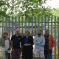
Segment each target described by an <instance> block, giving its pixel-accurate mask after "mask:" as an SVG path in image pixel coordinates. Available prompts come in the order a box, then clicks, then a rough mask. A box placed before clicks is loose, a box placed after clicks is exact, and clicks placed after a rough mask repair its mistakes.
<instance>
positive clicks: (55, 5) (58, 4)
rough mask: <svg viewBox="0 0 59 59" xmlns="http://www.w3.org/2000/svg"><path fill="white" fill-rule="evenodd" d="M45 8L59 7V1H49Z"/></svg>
mask: <svg viewBox="0 0 59 59" xmlns="http://www.w3.org/2000/svg"><path fill="white" fill-rule="evenodd" d="M44 5H45V7H47V6H51V9H53V8H57V7H59V0H51V1H50V0H47V1H46V4H44Z"/></svg>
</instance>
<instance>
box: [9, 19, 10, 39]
mask: <svg viewBox="0 0 59 59" xmlns="http://www.w3.org/2000/svg"><path fill="white" fill-rule="evenodd" d="M9 38H10V18H9Z"/></svg>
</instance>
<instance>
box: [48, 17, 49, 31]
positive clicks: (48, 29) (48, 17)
mask: <svg viewBox="0 0 59 59" xmlns="http://www.w3.org/2000/svg"><path fill="white" fill-rule="evenodd" d="M48 30H49V17H48Z"/></svg>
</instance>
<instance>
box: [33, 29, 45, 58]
mask: <svg viewBox="0 0 59 59" xmlns="http://www.w3.org/2000/svg"><path fill="white" fill-rule="evenodd" d="M34 44H35V57H36V59H44V45H45V38H44V37H43V36H42V35H41V30H38V32H37V35H36V36H35V37H34Z"/></svg>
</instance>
